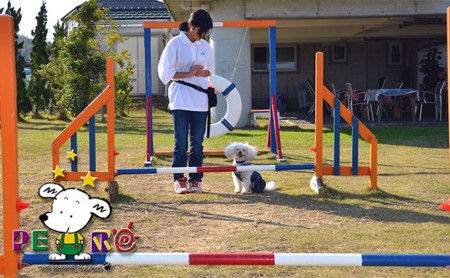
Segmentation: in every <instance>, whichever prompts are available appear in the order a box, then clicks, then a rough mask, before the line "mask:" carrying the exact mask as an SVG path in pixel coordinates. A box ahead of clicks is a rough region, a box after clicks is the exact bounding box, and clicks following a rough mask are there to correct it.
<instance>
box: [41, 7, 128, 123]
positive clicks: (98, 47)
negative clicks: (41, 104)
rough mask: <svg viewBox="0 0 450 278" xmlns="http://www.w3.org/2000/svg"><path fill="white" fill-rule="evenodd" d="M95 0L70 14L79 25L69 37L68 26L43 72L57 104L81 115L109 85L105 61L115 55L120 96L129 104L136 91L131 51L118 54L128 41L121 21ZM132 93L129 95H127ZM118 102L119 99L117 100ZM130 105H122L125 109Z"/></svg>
mask: <svg viewBox="0 0 450 278" xmlns="http://www.w3.org/2000/svg"><path fill="white" fill-rule="evenodd" d="M106 13H107V9H104V10H102V9H101V6H100V5H99V4H97V2H96V1H95V0H89V1H86V2H85V3H84V4H82V5H81V6H80V8H79V9H78V11H77V12H76V13H75V14H74V15H72V16H71V17H70V20H72V21H74V22H77V24H78V26H77V27H75V28H74V29H72V30H71V32H70V33H69V35H68V36H67V37H65V38H63V36H64V35H65V34H66V33H67V29H66V30H65V31H64V30H60V31H61V32H59V31H58V34H60V35H61V37H60V38H58V39H56V32H55V34H54V36H55V42H54V45H53V46H52V48H51V56H50V62H49V64H48V65H47V66H45V67H43V70H42V72H43V74H44V76H45V77H46V78H47V80H50V82H51V87H52V90H53V92H54V95H55V102H56V103H55V107H56V108H57V109H60V110H59V113H60V111H61V110H63V109H64V110H65V111H67V112H68V113H70V114H71V115H73V116H77V115H78V114H79V113H80V112H81V111H83V110H84V108H86V106H87V105H88V104H89V103H90V102H91V101H92V100H93V99H94V98H95V97H96V96H97V95H98V94H99V93H100V92H101V91H102V90H103V89H104V88H105V62H106V57H107V56H113V57H114V59H115V61H116V62H117V63H116V65H117V67H116V75H115V80H116V82H117V83H116V88H115V89H116V90H115V91H116V96H117V94H118V93H119V94H120V95H121V97H117V99H121V103H126V105H129V104H130V103H131V98H129V94H130V92H131V90H132V87H131V85H130V83H131V82H132V81H133V80H134V79H133V77H132V76H133V75H134V72H133V67H134V66H133V65H132V63H131V58H130V55H129V54H128V52H127V51H121V52H120V53H118V54H117V53H115V52H114V48H115V47H116V46H117V45H118V44H119V43H120V42H123V41H124V40H125V38H123V37H120V36H119V33H118V31H117V30H116V29H115V28H117V23H115V22H113V21H112V20H110V19H109V18H107V17H106ZM55 30H56V28H55ZM127 96H128V97H127ZM116 103H117V102H116ZM126 105H119V106H118V107H120V108H121V109H122V111H123V107H126ZM113 112H114V111H113Z"/></svg>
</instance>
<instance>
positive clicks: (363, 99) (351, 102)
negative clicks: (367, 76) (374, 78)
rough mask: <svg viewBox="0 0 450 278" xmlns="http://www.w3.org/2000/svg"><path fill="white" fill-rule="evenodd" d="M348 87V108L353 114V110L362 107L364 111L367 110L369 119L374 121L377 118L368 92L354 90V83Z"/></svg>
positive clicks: (348, 84) (347, 84)
mask: <svg viewBox="0 0 450 278" xmlns="http://www.w3.org/2000/svg"><path fill="white" fill-rule="evenodd" d="M345 86H346V87H347V107H348V109H349V110H350V112H352V113H353V114H355V113H354V112H353V108H354V107H355V106H356V107H358V106H361V107H362V109H364V108H365V109H366V113H367V119H368V120H369V121H374V120H375V117H374V115H373V110H372V105H371V104H370V101H369V95H368V92H367V90H353V87H352V83H346V84H345Z"/></svg>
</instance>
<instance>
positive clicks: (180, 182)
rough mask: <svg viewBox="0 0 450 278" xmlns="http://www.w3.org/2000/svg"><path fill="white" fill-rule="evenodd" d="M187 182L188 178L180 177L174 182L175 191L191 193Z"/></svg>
mask: <svg viewBox="0 0 450 278" xmlns="http://www.w3.org/2000/svg"><path fill="white" fill-rule="evenodd" d="M186 182H187V180H186V178H178V179H177V180H176V181H175V182H174V188H173V190H174V191H175V193H177V194H186V193H189V188H187V186H186Z"/></svg>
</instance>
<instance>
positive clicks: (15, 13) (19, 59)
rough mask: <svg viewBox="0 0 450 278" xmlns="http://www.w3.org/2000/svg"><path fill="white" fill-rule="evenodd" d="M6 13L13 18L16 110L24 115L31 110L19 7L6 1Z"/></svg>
mask: <svg viewBox="0 0 450 278" xmlns="http://www.w3.org/2000/svg"><path fill="white" fill-rule="evenodd" d="M5 13H6V14H8V15H10V16H12V17H13V18H14V42H15V50H16V83H17V112H18V114H19V116H20V115H25V114H26V113H28V112H30V111H31V100H30V97H29V96H28V93H27V89H26V86H25V81H24V80H25V72H24V69H25V59H24V58H23V56H22V55H21V50H22V48H23V42H19V40H18V39H19V36H18V33H19V30H20V28H19V24H20V21H21V20H22V12H21V8H19V9H18V10H16V9H15V8H14V7H12V6H11V1H8V5H7V8H6V11H5Z"/></svg>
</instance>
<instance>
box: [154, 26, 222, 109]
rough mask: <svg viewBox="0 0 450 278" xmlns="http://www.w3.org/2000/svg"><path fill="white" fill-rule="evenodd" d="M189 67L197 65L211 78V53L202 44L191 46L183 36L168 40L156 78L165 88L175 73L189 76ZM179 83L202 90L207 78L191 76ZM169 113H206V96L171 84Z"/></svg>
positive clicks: (212, 58) (208, 46)
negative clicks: (183, 73) (170, 111)
mask: <svg viewBox="0 0 450 278" xmlns="http://www.w3.org/2000/svg"><path fill="white" fill-rule="evenodd" d="M193 65H201V66H203V68H204V69H207V70H209V72H210V73H211V74H214V70H215V64H214V51H213V49H212V47H211V45H210V44H209V43H208V42H207V41H205V40H200V41H195V42H191V41H190V40H189V38H188V37H187V36H186V33H185V32H181V33H180V34H179V35H178V36H176V37H174V38H172V39H171V40H170V41H169V43H168V44H167V46H166V47H165V48H164V50H163V53H162V54H161V58H160V60H159V64H158V75H159V78H160V79H161V81H162V82H163V83H164V84H165V85H166V84H167V83H169V81H170V80H172V79H173V76H174V75H175V73H177V72H189V71H190V69H191V67H192V66H193ZM183 81H186V82H189V83H192V84H195V85H197V86H200V87H202V88H204V89H206V88H207V87H208V78H206V77H199V76H193V77H190V78H184V79H183ZM169 108H170V110H188V111H208V96H207V95H206V94H205V93H203V92H200V91H198V90H196V89H194V88H191V87H188V86H186V85H183V84H179V83H175V82H172V84H170V86H169Z"/></svg>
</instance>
